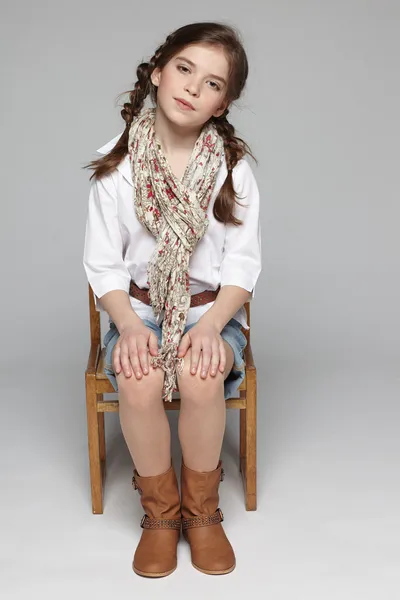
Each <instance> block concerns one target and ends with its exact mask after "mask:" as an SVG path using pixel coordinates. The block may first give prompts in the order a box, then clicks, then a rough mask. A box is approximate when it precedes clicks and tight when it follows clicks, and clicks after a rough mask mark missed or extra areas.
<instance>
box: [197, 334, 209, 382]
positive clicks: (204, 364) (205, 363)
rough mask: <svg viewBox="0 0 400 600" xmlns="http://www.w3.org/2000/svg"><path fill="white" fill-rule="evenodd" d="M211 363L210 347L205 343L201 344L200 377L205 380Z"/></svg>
mask: <svg viewBox="0 0 400 600" xmlns="http://www.w3.org/2000/svg"><path fill="white" fill-rule="evenodd" d="M210 361H211V347H210V346H209V345H208V344H207V342H204V343H203V348H202V360H201V372H200V373H201V377H202V379H205V378H206V377H207V374H208V369H209V368H210Z"/></svg>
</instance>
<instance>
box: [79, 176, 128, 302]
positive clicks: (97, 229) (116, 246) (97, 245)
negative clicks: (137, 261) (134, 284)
mask: <svg viewBox="0 0 400 600" xmlns="http://www.w3.org/2000/svg"><path fill="white" fill-rule="evenodd" d="M83 265H84V268H85V272H86V276H87V280H88V282H89V283H90V285H91V287H92V289H93V292H94V295H95V302H96V308H97V309H99V308H100V309H101V306H100V307H99V304H98V302H97V298H101V296H103V295H104V294H106V293H107V292H110V291H112V290H124V291H126V292H127V293H128V291H129V284H130V279H131V278H130V274H129V271H128V269H127V267H126V266H125V264H124V260H123V239H122V235H121V230H120V226H119V220H118V202H117V192H116V187H115V183H114V181H113V177H112V174H111V175H106V176H105V177H103V178H101V179H99V180H97V179H94V180H93V181H92V183H91V186H90V190H89V203H88V213H87V221H86V231H85V243H84V252H83ZM96 297H97V298H96Z"/></svg>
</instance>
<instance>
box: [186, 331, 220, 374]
mask: <svg viewBox="0 0 400 600" xmlns="http://www.w3.org/2000/svg"><path fill="white" fill-rule="evenodd" d="M190 346H191V347H192V353H191V359H190V372H191V374H192V375H195V374H196V373H197V370H198V367H199V362H200V352H201V353H202V359H201V362H202V365H201V373H200V376H201V377H202V379H205V378H206V377H207V374H208V371H209V370H210V373H211V375H212V376H213V377H215V375H216V374H217V371H218V369H219V370H220V371H221V373H223V372H224V371H225V365H226V351H225V346H224V341H223V339H222V337H221V335H220V332H219V330H218V328H217V327H215V325H213V324H212V323H208V322H207V321H202V320H201V319H200V320H199V321H198V323H196V325H194V326H193V327H192V328H191V329H189V331H188V332H187V333H185V335H184V336H183V337H182V339H181V343H180V344H179V348H178V357H182V356H184V355H185V354H186V352H187V351H188V349H189V347H190Z"/></svg>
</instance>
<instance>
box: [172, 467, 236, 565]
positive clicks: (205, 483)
mask: <svg viewBox="0 0 400 600" xmlns="http://www.w3.org/2000/svg"><path fill="white" fill-rule="evenodd" d="M221 465H222V462H221V461H219V463H218V467H217V468H216V469H215V471H210V472H207V473H201V472H199V471H192V470H191V469H189V468H188V467H186V465H184V463H183V461H182V469H181V511H182V528H183V537H184V538H185V540H186V541H187V542H189V544H190V551H191V555H192V565H193V566H194V567H195V568H196V569H198V570H199V571H202V572H203V573H207V575H223V574H225V573H230V572H231V571H233V569H234V568H235V566H236V560H235V554H234V552H233V548H232V546H231V545H230V543H229V541H228V538H227V537H226V535H225V531H224V530H223V527H222V525H221V521H223V519H224V516H223V514H222V511H221V509H220V508H218V502H219V494H218V487H219V482H220V481H222V480H223V476H224V471H223V469H222V466H221Z"/></svg>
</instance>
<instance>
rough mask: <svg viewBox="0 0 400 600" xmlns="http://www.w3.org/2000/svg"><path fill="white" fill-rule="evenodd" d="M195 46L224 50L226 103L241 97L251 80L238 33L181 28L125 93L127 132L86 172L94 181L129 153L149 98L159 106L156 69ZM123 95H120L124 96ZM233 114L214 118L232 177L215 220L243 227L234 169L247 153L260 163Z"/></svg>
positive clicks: (213, 27) (212, 27)
mask: <svg viewBox="0 0 400 600" xmlns="http://www.w3.org/2000/svg"><path fill="white" fill-rule="evenodd" d="M193 44H209V45H212V46H217V47H222V48H223V50H224V51H225V54H226V57H227V59H228V62H229V66H230V71H229V80H228V88H227V92H226V96H225V100H226V101H227V103H228V106H229V105H230V104H231V102H233V101H234V100H237V99H238V98H239V96H240V95H241V93H242V91H243V88H244V86H245V83H246V79H247V76H248V71H249V68H248V62H247V56H246V53H245V51H244V48H243V46H242V43H241V42H240V40H239V36H238V34H237V33H236V32H235V30H234V29H233V28H232V27H230V26H227V25H224V24H221V23H210V22H204V23H192V24H190V25H185V26H183V27H180V28H179V29H177V30H176V31H174V32H173V33H171V34H170V35H169V36H168V37H167V39H166V40H165V42H164V43H163V44H162V45H161V46H159V47H158V48H157V50H156V51H155V53H154V56H152V58H151V59H150V61H149V62H143V63H141V64H140V65H139V66H138V67H137V71H136V75H137V82H136V84H135V87H134V89H133V90H130V91H129V90H128V91H127V92H122V94H126V93H129V94H130V97H129V100H130V101H129V102H125V103H124V105H123V109H122V110H121V116H122V118H123V119H124V121H125V122H126V127H125V131H124V132H123V134H122V135H121V137H120V138H119V140H118V142H117V143H116V145H115V146H114V148H113V149H112V150H111V151H110V152H109V153H108V154H106V155H105V156H103V157H101V158H99V159H96V160H93V161H91V162H90V163H89V164H88V165H85V166H84V167H83V168H92V169H94V172H93V173H92V175H91V177H90V179H92V177H95V178H98V179H100V178H101V177H102V176H104V175H107V174H108V173H110V172H112V171H114V169H116V167H117V166H118V165H119V163H120V162H121V160H122V159H123V158H124V157H125V156H126V154H127V153H128V138H129V129H130V125H131V123H132V121H133V119H134V117H136V116H137V115H138V114H139V113H140V111H141V110H142V108H143V105H144V102H145V99H146V97H147V96H148V95H149V94H150V97H151V99H152V100H153V102H154V104H155V105H156V104H157V86H155V85H153V83H152V81H151V78H150V76H151V73H152V72H153V70H154V69H155V68H156V67H159V68H160V69H162V68H163V67H165V65H166V64H167V63H168V62H169V61H170V60H171V59H172V58H173V57H174V56H175V55H176V54H178V53H179V52H180V51H181V50H183V49H184V48H185V47H186V46H189V45H193ZM122 94H120V95H122ZM228 112H229V110H228V109H226V110H225V112H224V113H223V114H222V115H221V116H220V117H211V119H210V121H211V122H213V123H214V125H215V127H216V129H217V131H218V133H219V134H220V135H221V136H222V138H223V140H224V149H225V158H226V166H227V169H228V176H227V177H226V179H225V181H224V184H223V186H222V187H221V190H220V192H219V194H218V197H217V198H216V200H215V203H214V209H213V213H214V217H215V219H216V220H217V221H220V222H222V223H232V224H233V225H241V224H242V221H240V220H239V219H237V218H236V217H235V216H234V212H233V210H234V204H235V202H237V200H236V198H238V195H237V194H236V192H235V190H234V187H233V179H232V169H233V168H234V167H235V166H236V164H237V163H238V161H239V160H240V159H241V158H242V157H243V156H244V155H245V154H246V153H247V154H249V155H250V156H251V157H252V158H253V159H254V160H256V159H255V158H254V156H253V154H252V153H251V151H250V148H249V146H248V145H247V144H246V142H244V141H243V140H242V139H241V138H239V137H236V136H235V128H234V127H233V125H232V124H231V123H229V121H228V119H227V115H228Z"/></svg>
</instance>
